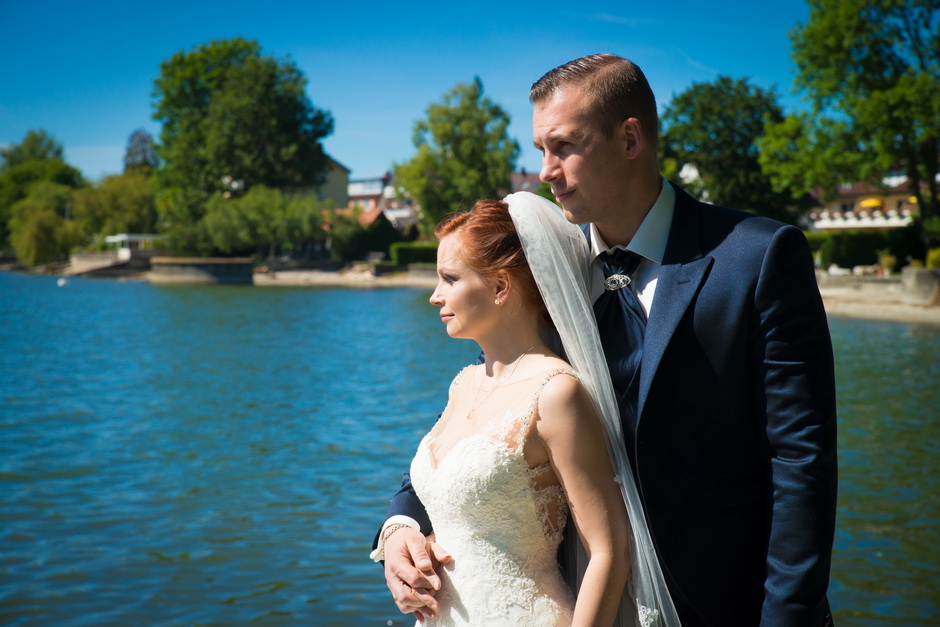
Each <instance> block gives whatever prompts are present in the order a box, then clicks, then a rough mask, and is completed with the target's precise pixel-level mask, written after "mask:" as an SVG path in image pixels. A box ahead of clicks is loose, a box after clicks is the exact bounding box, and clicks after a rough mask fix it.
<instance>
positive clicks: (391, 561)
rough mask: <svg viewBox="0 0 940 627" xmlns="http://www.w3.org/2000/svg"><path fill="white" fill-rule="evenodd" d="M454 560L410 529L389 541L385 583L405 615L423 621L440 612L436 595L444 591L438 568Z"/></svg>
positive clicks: (395, 534)
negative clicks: (441, 589) (436, 569)
mask: <svg viewBox="0 0 940 627" xmlns="http://www.w3.org/2000/svg"><path fill="white" fill-rule="evenodd" d="M451 559H452V558H451V556H450V555H449V554H448V553H447V551H445V550H444V549H443V548H441V546H440V545H438V544H436V543H435V542H433V541H430V540H429V539H428V538H425V537H424V535H423V534H422V533H421V532H419V531H416V530H414V529H410V528H408V527H402V528H401V529H399V530H398V531H395V532H394V533H393V534H392V535H391V536H390V537H389V538H388V539H387V540H386V541H385V582H386V583H387V584H388V589H389V590H390V591H391V593H392V598H394V599H395V605H397V606H398V609H399V610H401V612H402V613H403V614H409V613H410V614H414V615H415V617H416V618H417V619H418V620H421V621H423V620H424V618H433V617H434V615H435V614H436V613H437V611H438V610H439V609H440V606H439V604H438V602H437V600H436V599H435V598H434V593H435V592H436V591H438V590H440V588H441V579H440V577H438V576H437V573H435V572H434V568H435V567H436V566H437V565H438V564H440V563H447V562H449V561H451Z"/></svg>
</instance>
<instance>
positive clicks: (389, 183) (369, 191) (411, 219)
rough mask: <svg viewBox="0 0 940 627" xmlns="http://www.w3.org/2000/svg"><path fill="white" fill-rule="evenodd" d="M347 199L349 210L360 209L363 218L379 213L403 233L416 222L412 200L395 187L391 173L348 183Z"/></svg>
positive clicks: (415, 208) (416, 215) (415, 210)
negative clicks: (375, 212) (374, 212)
mask: <svg viewBox="0 0 940 627" xmlns="http://www.w3.org/2000/svg"><path fill="white" fill-rule="evenodd" d="M347 197H348V201H347V206H348V207H349V208H350V209H351V208H353V207H357V206H358V207H362V209H363V213H362V215H363V216H365V215H371V214H370V212H373V211H380V212H381V213H382V214H383V215H384V216H385V219H387V220H388V221H389V222H390V223H391V224H392V225H393V226H394V227H395V228H397V229H398V230H399V231H402V232H403V233H404V232H408V231H409V230H410V229H411V228H412V227H413V226H414V225H415V224H416V223H417V222H418V214H417V207H416V205H415V202H414V200H413V199H411V198H407V197H405V196H404V194H403V190H401V189H400V188H397V187H396V186H395V184H394V177H393V176H392V174H391V172H386V173H385V174H383V175H382V176H380V177H375V178H367V179H356V180H352V181H349V185H348V187H347ZM361 221H362V216H360V222H361ZM373 221H374V218H373ZM370 223H371V222H370ZM363 226H365V225H363Z"/></svg>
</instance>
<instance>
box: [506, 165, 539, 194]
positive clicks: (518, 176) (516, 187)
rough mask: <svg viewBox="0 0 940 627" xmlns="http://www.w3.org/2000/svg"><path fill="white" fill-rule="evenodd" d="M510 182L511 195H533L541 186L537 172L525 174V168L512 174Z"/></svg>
mask: <svg viewBox="0 0 940 627" xmlns="http://www.w3.org/2000/svg"><path fill="white" fill-rule="evenodd" d="M511 181H512V183H511V184H512V191H513V193H515V192H532V193H533V194H534V193H535V190H537V189H538V188H539V185H541V184H542V181H541V180H540V179H539V173H538V172H526V171H525V168H522V169H520V170H519V171H518V172H513V173H512V179H511Z"/></svg>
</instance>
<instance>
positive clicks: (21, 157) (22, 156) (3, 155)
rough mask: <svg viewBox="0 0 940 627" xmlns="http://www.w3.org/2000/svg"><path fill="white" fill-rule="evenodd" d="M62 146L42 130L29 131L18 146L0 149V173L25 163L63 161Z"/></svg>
mask: <svg viewBox="0 0 940 627" xmlns="http://www.w3.org/2000/svg"><path fill="white" fill-rule="evenodd" d="M63 152H64V150H63V148H62V144H60V143H59V142H58V141H56V139H55V137H53V136H52V135H50V134H49V133H47V132H46V131H44V130H41V129H40V130H31V131H28V132H27V133H26V136H25V137H24V138H23V141H21V142H20V143H19V144H14V145H12V146H8V147H6V148H0V160H2V161H0V173H2V172H6V171H7V170H9V169H10V168H12V167H14V166H17V165H19V164H21V163H26V162H27V161H47V160H49V159H58V160H59V161H62V160H63Z"/></svg>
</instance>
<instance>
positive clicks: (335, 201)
mask: <svg viewBox="0 0 940 627" xmlns="http://www.w3.org/2000/svg"><path fill="white" fill-rule="evenodd" d="M326 158H327V161H328V164H329V167H328V169H327V172H326V181H324V182H323V184H321V185H319V186H317V187H316V188H315V192H314V193H315V194H316V197H317V200H329V201H330V204H331V205H332V206H333V207H345V206H347V205H348V204H349V192H348V188H349V173H350V172H352V170H350V169H349V168H347V167H346V166H344V165H343V164H342V163H340V162H339V161H337V160H336V159H334V158H333V157H331V156H329V155H326Z"/></svg>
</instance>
